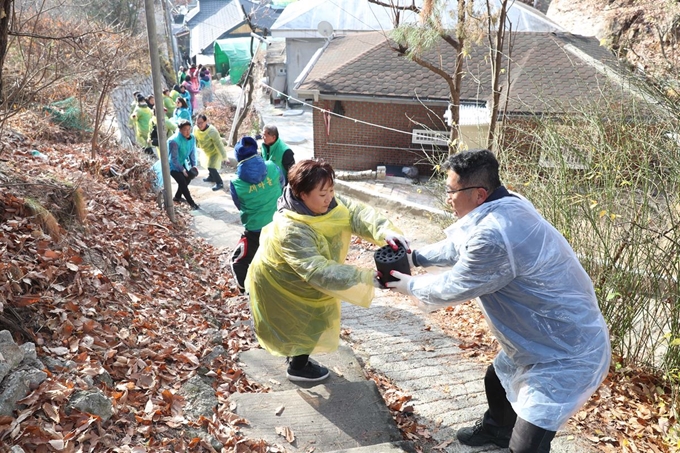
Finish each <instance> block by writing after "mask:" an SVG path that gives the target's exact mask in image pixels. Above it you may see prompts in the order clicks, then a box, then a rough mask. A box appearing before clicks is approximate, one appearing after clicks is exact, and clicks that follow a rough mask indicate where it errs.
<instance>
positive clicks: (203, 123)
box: [194, 114, 227, 190]
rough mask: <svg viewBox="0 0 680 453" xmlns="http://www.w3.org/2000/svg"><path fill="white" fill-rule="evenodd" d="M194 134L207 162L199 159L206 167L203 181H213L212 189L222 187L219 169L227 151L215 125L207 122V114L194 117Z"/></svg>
mask: <svg viewBox="0 0 680 453" xmlns="http://www.w3.org/2000/svg"><path fill="white" fill-rule="evenodd" d="M194 136H195V137H196V144H197V145H198V147H199V148H201V150H202V151H203V154H204V155H205V157H206V159H207V162H203V161H201V165H202V166H204V167H206V168H207V169H208V177H207V178H204V179H203V181H205V182H214V183H215V185H214V186H213V187H212V190H220V189H222V188H223V187H224V183H223V182H222V177H221V176H220V172H219V169H220V168H221V167H222V161H223V160H224V159H226V158H227V151H226V150H225V149H224V145H223V144H222V137H220V133H219V132H218V131H217V128H216V127H215V126H213V125H212V124H210V123H208V117H207V116H205V115H204V114H200V115H198V116H197V117H196V126H194Z"/></svg>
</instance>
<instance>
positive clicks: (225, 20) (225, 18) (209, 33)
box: [185, 0, 245, 57]
mask: <svg viewBox="0 0 680 453" xmlns="http://www.w3.org/2000/svg"><path fill="white" fill-rule="evenodd" d="M197 9H200V11H199V12H198V13H196V14H194V15H193V16H192V17H191V20H190V21H189V20H188V21H186V22H185V24H186V25H187V27H189V29H190V30H191V56H192V57H193V56H194V55H197V54H200V53H202V52H203V50H204V49H207V48H208V47H211V46H212V43H213V42H215V40H216V39H219V38H220V37H222V36H223V35H225V34H227V33H228V32H229V31H231V30H233V29H235V28H237V27H238V26H239V25H241V24H243V23H244V20H245V18H244V17H243V10H242V9H241V4H240V3H239V2H238V1H237V0H201V1H200V2H199V6H198V7H197ZM192 11H193V10H192Z"/></svg>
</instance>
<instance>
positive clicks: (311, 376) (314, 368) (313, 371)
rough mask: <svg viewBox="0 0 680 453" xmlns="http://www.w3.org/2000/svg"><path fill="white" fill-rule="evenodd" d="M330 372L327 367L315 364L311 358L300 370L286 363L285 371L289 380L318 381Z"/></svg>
mask: <svg viewBox="0 0 680 453" xmlns="http://www.w3.org/2000/svg"><path fill="white" fill-rule="evenodd" d="M330 374H331V373H330V372H329V371H328V368H326V367H322V366H321V365H317V364H316V363H313V362H312V361H311V360H310V361H308V362H307V365H305V367H304V368H302V369H301V370H294V369H293V368H291V367H290V365H288V371H286V377H288V380H289V381H291V382H319V381H323V380H324V379H326V378H327V377H328V376H330Z"/></svg>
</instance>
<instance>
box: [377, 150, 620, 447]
mask: <svg viewBox="0 0 680 453" xmlns="http://www.w3.org/2000/svg"><path fill="white" fill-rule="evenodd" d="M445 168H446V169H447V171H448V178H447V180H446V193H447V202H448V203H449V204H450V205H451V207H452V208H453V210H454V211H455V213H456V215H457V217H458V221H457V222H456V223H454V224H453V225H452V226H450V227H449V228H448V229H447V230H446V235H447V238H446V239H445V240H443V241H441V242H439V243H437V244H433V245H429V246H427V247H425V248H422V249H418V250H414V251H413V252H412V254H411V255H410V258H411V260H412V262H413V265H414V266H439V267H444V268H446V272H443V273H440V274H424V275H419V276H413V277H412V276H410V275H406V274H402V273H399V272H396V271H393V272H392V275H393V276H395V277H397V278H399V279H400V280H399V281H396V282H389V283H387V286H388V287H390V288H392V289H393V290H396V291H399V292H401V293H403V294H408V295H413V296H415V297H417V298H418V299H419V300H420V301H422V302H423V303H425V304H428V305H431V306H433V307H432V309H436V308H439V306H442V305H444V306H446V305H452V304H456V303H461V302H465V301H467V300H470V299H473V298H476V297H478V298H479V299H480V301H481V308H482V310H483V311H484V314H485V316H486V319H487V322H488V323H489V327H490V328H491V331H492V332H493V333H494V335H495V336H496V338H497V339H498V342H499V343H500V345H501V347H502V349H501V351H500V352H499V354H498V356H496V358H495V359H494V362H493V365H491V366H489V368H488V369H487V371H486V376H485V377H484V386H485V390H486V397H487V401H488V405H489V407H488V410H487V411H486V412H485V414H484V417H483V418H482V419H481V420H478V421H477V423H476V424H475V425H474V426H472V427H467V428H462V429H460V430H458V433H457V434H456V436H457V437H458V440H459V441H460V442H461V443H463V444H465V445H474V446H477V445H484V444H490V443H493V444H496V445H498V446H500V447H508V446H509V447H510V451H511V452H514V453H520V452H521V453H528V452H540V453H545V452H549V451H550V442H551V441H552V439H553V437H554V436H555V432H556V431H557V430H558V429H559V428H560V427H561V426H562V425H564V424H565V423H566V422H567V420H568V419H569V417H571V416H572V415H573V414H574V413H576V411H578V409H579V408H580V407H581V406H583V404H584V403H585V402H586V400H587V399H588V398H589V397H590V395H592V394H593V392H595V390H596V389H597V388H598V386H599V385H600V383H601V382H602V381H603V380H604V378H605V376H606V375H607V371H608V369H609V362H610V358H611V349H610V344H609V333H608V330H607V326H606V324H605V322H604V318H603V317H602V313H601V312H600V309H599V307H598V305H597V299H596V297H595V292H594V290H593V284H592V282H591V280H590V277H589V276H588V274H586V272H585V270H584V269H583V267H582V266H581V264H580V263H579V261H578V259H577V258H576V255H575V254H574V251H573V250H572V249H571V247H570V246H569V244H568V243H567V241H566V240H565V239H564V237H563V236H562V235H561V234H560V233H559V232H558V231H557V230H556V229H555V228H554V227H553V226H552V225H551V224H550V223H548V222H547V221H546V220H545V219H544V218H543V217H541V215H540V214H539V213H538V212H537V211H536V209H534V207H533V206H532V205H531V203H529V202H528V201H527V200H526V199H524V198H522V197H520V196H518V195H516V194H512V193H510V192H508V190H507V189H506V188H505V187H503V186H502V185H501V183H500V179H499V176H498V161H497V160H496V158H495V157H494V155H493V154H492V153H491V152H490V151H488V150H473V151H466V152H462V153H459V154H455V155H452V156H450V157H449V159H448V161H447V162H446V164H445Z"/></svg>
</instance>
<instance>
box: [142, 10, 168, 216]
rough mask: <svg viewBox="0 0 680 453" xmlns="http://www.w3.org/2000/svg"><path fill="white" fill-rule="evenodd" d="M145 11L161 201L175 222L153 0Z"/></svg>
mask: <svg viewBox="0 0 680 453" xmlns="http://www.w3.org/2000/svg"><path fill="white" fill-rule="evenodd" d="M144 10H145V12H146V32H147V35H148V38H149V57H151V75H152V76H153V96H154V98H156V106H155V108H154V110H155V115H156V130H157V131H158V148H159V149H160V152H161V170H162V173H163V189H164V192H165V193H164V194H163V202H164V203H165V210H166V211H167V213H168V217H169V218H170V221H171V222H172V223H175V207H174V206H173V204H172V198H171V197H172V183H171V182H170V165H169V162H168V143H167V135H166V133H165V113H164V112H163V108H162V107H163V86H162V80H161V61H160V58H159V57H158V36H157V35H156V17H155V11H154V7H153V0H144Z"/></svg>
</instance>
